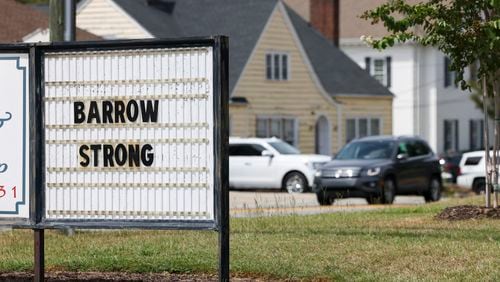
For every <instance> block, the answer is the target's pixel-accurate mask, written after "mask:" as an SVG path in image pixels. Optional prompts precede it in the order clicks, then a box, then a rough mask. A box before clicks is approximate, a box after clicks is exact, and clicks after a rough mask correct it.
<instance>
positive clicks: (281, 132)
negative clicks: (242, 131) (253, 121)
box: [257, 117, 298, 146]
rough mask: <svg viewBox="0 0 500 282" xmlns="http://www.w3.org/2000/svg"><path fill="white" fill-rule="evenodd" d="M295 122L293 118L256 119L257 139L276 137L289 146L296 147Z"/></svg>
mask: <svg viewBox="0 0 500 282" xmlns="http://www.w3.org/2000/svg"><path fill="white" fill-rule="evenodd" d="M295 125H296V120H295V119H294V118H281V117H259V118H257V137H261V138H269V137H277V138H280V139H282V140H283V141H285V142H287V143H288V144H290V145H293V146H297V136H298V134H297V130H296V126H295Z"/></svg>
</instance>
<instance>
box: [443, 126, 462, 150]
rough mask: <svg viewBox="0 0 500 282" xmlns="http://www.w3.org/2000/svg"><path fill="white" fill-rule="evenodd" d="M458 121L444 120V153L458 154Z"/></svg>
mask: <svg viewBox="0 0 500 282" xmlns="http://www.w3.org/2000/svg"><path fill="white" fill-rule="evenodd" d="M458 148H459V146H458V120H457V119H445V120H444V151H445V152H448V151H454V152H458Z"/></svg>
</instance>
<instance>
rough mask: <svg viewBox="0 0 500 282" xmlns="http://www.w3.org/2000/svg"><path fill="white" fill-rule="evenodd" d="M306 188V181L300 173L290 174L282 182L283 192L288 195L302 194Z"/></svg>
mask: <svg viewBox="0 0 500 282" xmlns="http://www.w3.org/2000/svg"><path fill="white" fill-rule="evenodd" d="M306 188H307V180H306V178H305V177H304V175H302V173H300V172H290V173H289V174H287V175H286V176H285V179H284V180H283V190H286V191H287V192H288V193H290V194H293V193H304V192H305V191H306Z"/></svg>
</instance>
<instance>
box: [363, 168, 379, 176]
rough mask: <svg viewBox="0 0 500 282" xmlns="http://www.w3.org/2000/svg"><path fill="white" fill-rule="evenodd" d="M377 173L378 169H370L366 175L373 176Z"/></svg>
mask: <svg viewBox="0 0 500 282" xmlns="http://www.w3.org/2000/svg"><path fill="white" fill-rule="evenodd" d="M379 173H380V167H372V168H369V169H368V170H367V171H366V175H368V176H375V175H378V174H379Z"/></svg>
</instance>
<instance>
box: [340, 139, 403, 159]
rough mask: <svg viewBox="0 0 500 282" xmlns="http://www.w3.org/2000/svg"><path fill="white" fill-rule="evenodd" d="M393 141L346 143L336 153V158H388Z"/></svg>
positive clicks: (391, 150) (392, 147)
mask: <svg viewBox="0 0 500 282" xmlns="http://www.w3.org/2000/svg"><path fill="white" fill-rule="evenodd" d="M394 146H395V144H394V142H393V141H387V140H383V141H358V142H352V143H349V144H347V145H346V146H345V147H344V148H342V150H341V151H340V152H339V154H338V155H337V157H336V159H337V160H373V159H390V158H391V155H392V153H393V152H394Z"/></svg>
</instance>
